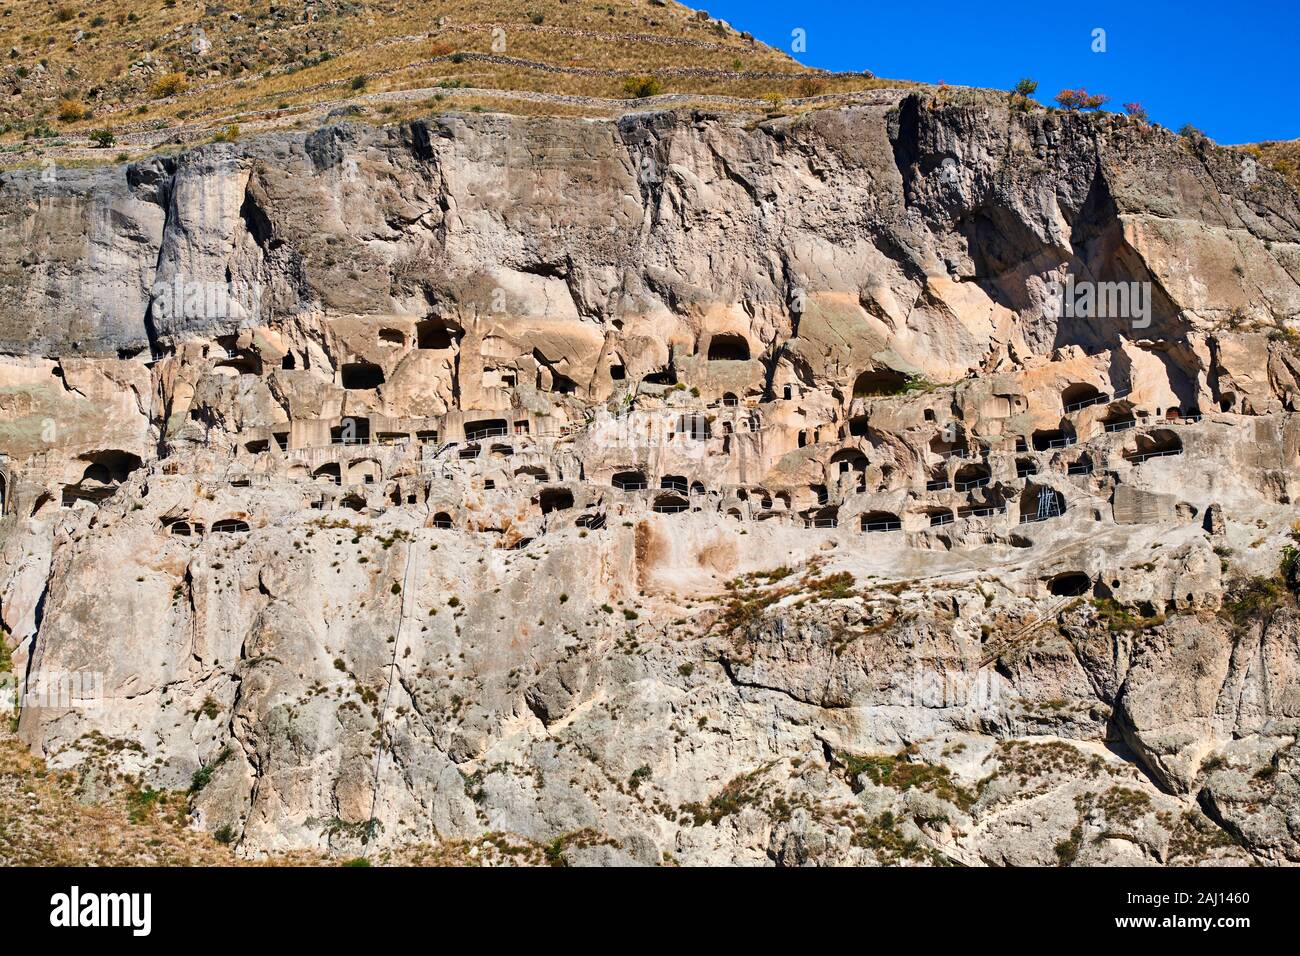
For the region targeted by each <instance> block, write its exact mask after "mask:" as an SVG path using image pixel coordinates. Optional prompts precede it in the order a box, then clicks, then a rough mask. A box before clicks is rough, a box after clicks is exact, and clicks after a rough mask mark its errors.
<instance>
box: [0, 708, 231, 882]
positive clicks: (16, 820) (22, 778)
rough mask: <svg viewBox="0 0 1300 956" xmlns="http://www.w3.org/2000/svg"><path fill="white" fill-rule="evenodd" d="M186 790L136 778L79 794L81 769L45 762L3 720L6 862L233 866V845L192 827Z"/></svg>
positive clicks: (0, 795) (1, 814)
mask: <svg viewBox="0 0 1300 956" xmlns="http://www.w3.org/2000/svg"><path fill="white" fill-rule="evenodd" d="M184 811H185V795H184V794H183V793H177V794H170V793H164V794H158V795H155V794H154V793H153V792H152V791H148V790H141V789H139V788H136V787H134V786H132V785H130V784H123V785H122V786H120V787H118V788H117V789H116V791H115V792H114V794H113V796H112V797H111V798H110V799H108V800H107V801H105V802H104V803H102V804H89V803H82V802H79V801H78V799H77V792H76V781H75V775H73V774H70V773H56V772H53V771H49V770H47V769H46V768H45V764H44V762H43V761H41V760H39V759H37V758H35V757H33V756H32V755H31V754H29V753H28V752H27V750H26V749H25V748H24V747H23V746H22V744H20V743H19V741H18V739H17V738H16V737H15V736H14V735H13V733H12V732H11V731H10V727H9V720H8V718H7V717H6V718H4V720H3V723H2V725H0V866H231V865H235V864H238V863H239V862H240V861H239V860H238V859H236V857H235V855H234V853H233V852H232V850H231V849H230V848H229V847H226V846H223V845H222V844H220V843H217V842H216V841H215V840H213V839H212V838H211V837H209V836H208V835H206V834H203V833H199V832H197V831H194V830H191V829H187V828H186V827H185V825H184V820H185V812H184Z"/></svg>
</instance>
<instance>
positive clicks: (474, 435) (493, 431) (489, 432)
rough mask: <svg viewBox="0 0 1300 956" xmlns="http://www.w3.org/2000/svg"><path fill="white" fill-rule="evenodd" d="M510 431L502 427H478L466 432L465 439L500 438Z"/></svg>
mask: <svg viewBox="0 0 1300 956" xmlns="http://www.w3.org/2000/svg"><path fill="white" fill-rule="evenodd" d="M509 434H510V432H509V431H508V430H507V429H505V428H502V427H495V428H480V429H478V430H477V431H472V432H466V433H465V440H466V441H482V440H483V439H484V438H500V437H503V436H505V435H509Z"/></svg>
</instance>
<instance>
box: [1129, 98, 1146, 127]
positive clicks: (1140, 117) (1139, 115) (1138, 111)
mask: <svg viewBox="0 0 1300 956" xmlns="http://www.w3.org/2000/svg"><path fill="white" fill-rule="evenodd" d="M1124 112H1125V113H1127V114H1128V115H1129V119H1135V120H1137V121H1138V122H1139V123H1149V122H1151V117H1149V116H1148V115H1147V110H1146V107H1145V106H1143V105H1142V104H1141V103H1137V102H1134V103H1125V104H1124Z"/></svg>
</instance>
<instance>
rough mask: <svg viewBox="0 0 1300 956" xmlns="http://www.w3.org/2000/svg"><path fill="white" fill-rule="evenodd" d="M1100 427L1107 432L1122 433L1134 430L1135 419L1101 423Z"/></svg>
mask: <svg viewBox="0 0 1300 956" xmlns="http://www.w3.org/2000/svg"><path fill="white" fill-rule="evenodd" d="M1102 427H1103V428H1105V430H1106V431H1108V432H1122V431H1125V430H1126V429H1129V428H1136V427H1137V419H1136V418H1125V419H1121V420H1120V421H1117V422H1103V423H1102Z"/></svg>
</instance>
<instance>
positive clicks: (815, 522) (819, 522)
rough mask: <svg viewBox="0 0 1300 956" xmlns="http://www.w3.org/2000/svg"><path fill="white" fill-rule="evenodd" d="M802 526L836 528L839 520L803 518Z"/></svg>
mask: <svg viewBox="0 0 1300 956" xmlns="http://www.w3.org/2000/svg"><path fill="white" fill-rule="evenodd" d="M803 526H804V527H805V528H838V527H839V526H840V519H839V518H805V519H804V523H803Z"/></svg>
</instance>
